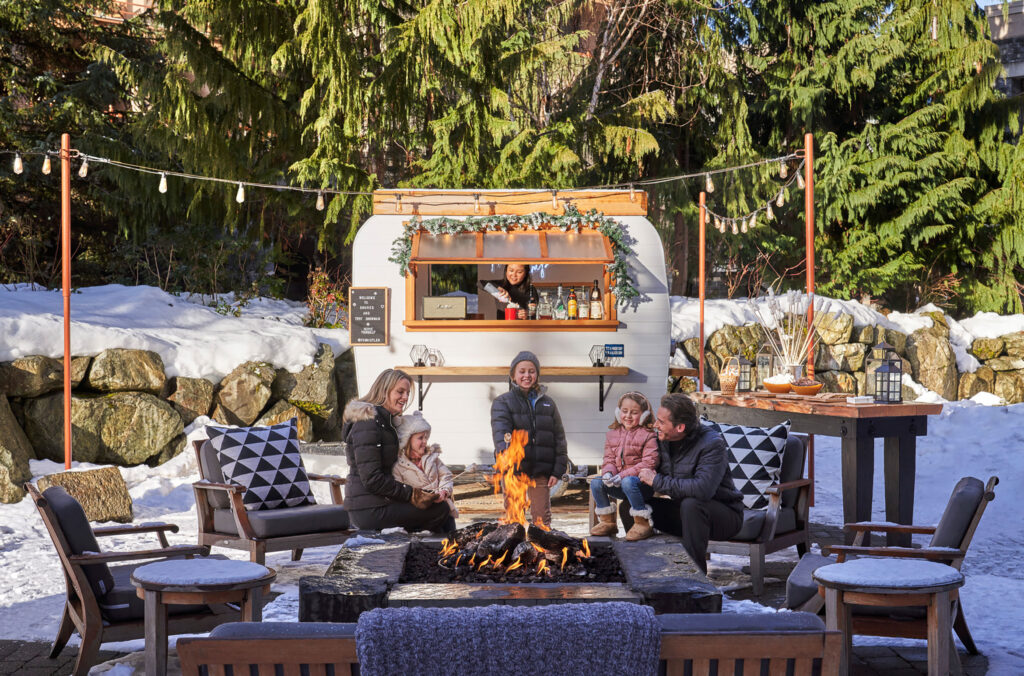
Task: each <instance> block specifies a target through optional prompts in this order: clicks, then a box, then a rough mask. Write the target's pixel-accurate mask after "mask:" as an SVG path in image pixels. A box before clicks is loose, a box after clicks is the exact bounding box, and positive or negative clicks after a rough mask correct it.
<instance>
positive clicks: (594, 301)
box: [590, 279, 604, 319]
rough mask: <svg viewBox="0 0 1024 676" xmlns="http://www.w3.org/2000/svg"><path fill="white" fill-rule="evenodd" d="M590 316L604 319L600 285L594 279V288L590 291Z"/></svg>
mask: <svg viewBox="0 0 1024 676" xmlns="http://www.w3.org/2000/svg"><path fill="white" fill-rule="evenodd" d="M590 318H591V319H604V301H603V299H602V298H601V287H599V286H598V285H597V280H596V279H595V280H594V290H593V291H591V292H590Z"/></svg>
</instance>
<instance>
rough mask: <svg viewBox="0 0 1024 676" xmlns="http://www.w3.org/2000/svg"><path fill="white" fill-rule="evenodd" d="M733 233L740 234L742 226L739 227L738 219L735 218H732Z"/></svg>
mask: <svg viewBox="0 0 1024 676" xmlns="http://www.w3.org/2000/svg"><path fill="white" fill-rule="evenodd" d="M732 234H734V235H738V234H740V228H739V226H738V225H736V219H735V218H734V219H732Z"/></svg>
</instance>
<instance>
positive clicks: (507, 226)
mask: <svg viewBox="0 0 1024 676" xmlns="http://www.w3.org/2000/svg"><path fill="white" fill-rule="evenodd" d="M542 228H544V229H546V228H557V229H558V230H561V231H562V232H568V231H570V230H572V231H573V232H579V231H580V230H582V229H584V228H588V229H592V230H597V231H598V232H600V233H601V234H602V235H604V236H605V237H607V238H608V239H609V240H610V241H611V243H612V258H613V261H612V263H610V264H609V265H608V272H609V273H610V275H611V279H612V288H611V289H610V291H612V292H614V293H615V297H616V298H617V299H618V302H619V303H620V304H624V303H626V302H628V301H629V300H630V299H631V298H636V297H637V296H639V295H640V293H639V292H638V291H637V290H636V286H635V285H634V283H633V280H632V278H631V277H630V276H629V264H628V263H627V262H626V261H627V258H628V257H629V256H630V255H632V254H633V249H632V247H630V246H629V244H627V243H626V232H625V230H624V229H623V227H622V224H621V223H619V222H618V221H616V220H615V219H614V218H609V217H607V216H605V215H604V214H602V213H600V212H598V211H597V210H596V209H591V210H590V211H588V212H587V213H585V214H583V213H580V211H579V209H577V208H576V207H574V206H573V205H571V204H568V205H566V207H565V214H564V215H562V216H554V215H552V214H548V213H544V212H540V211H536V212H534V213H532V214H527V215H525V216H505V215H502V216H471V217H468V218H465V219H455V218H447V217H444V216H442V217H441V218H428V219H424V220H422V221H409V222H407V223H406V224H405V226H404V228H403V231H402V235H401V236H400V237H398V239H396V240H395V241H394V244H393V245H392V247H391V256H390V257H389V258H388V260H389V261H391V262H392V263H396V264H398V267H399V268H400V270H401V273H402V276H405V274H406V273H407V272H408V270H409V259H410V258H411V257H412V236H413V235H414V234H415V233H416V232H418V231H419V230H426V231H427V232H429V233H430V234H432V235H459V234H462V233H467V232H509V231H510V230H541V229H542Z"/></svg>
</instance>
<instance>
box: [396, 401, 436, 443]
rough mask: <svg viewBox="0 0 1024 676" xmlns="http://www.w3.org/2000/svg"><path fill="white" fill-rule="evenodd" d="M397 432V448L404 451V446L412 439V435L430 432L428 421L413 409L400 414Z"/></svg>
mask: <svg viewBox="0 0 1024 676" xmlns="http://www.w3.org/2000/svg"><path fill="white" fill-rule="evenodd" d="M397 432H398V450H399V451H405V447H406V446H408V445H409V439H412V435H414V434H418V433H420V432H426V433H427V434H428V435H429V434H430V423H428V422H427V419H426V418H424V417H423V414H422V413H420V412H419V411H413V412H412V413H406V414H405V415H403V416H402V419H401V421H400V422H399V423H398V430H397Z"/></svg>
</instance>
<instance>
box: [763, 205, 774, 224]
mask: <svg viewBox="0 0 1024 676" xmlns="http://www.w3.org/2000/svg"><path fill="white" fill-rule="evenodd" d="M765 215H766V216H768V220H769V221H773V220H775V211H774V210H772V203H771V202H768V209H767V211H766V212H765Z"/></svg>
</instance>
